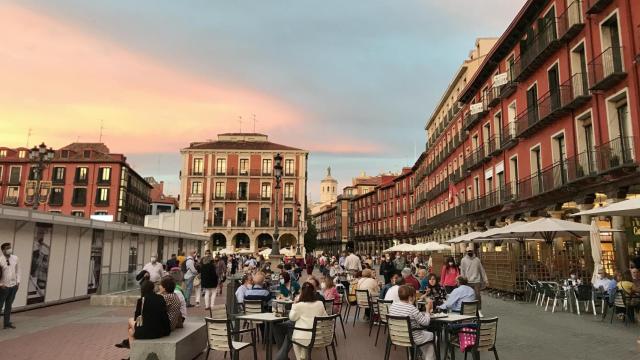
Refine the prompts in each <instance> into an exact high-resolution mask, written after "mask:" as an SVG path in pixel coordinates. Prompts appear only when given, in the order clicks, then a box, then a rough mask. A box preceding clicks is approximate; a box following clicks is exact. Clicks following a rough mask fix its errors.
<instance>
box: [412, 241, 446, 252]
mask: <svg viewBox="0 0 640 360" xmlns="http://www.w3.org/2000/svg"><path fill="white" fill-rule="evenodd" d="M447 250H451V246H449V245H445V244H440V243H437V242H435V241H430V242H427V243H420V244H416V245H414V246H413V251H420V252H421V251H447Z"/></svg>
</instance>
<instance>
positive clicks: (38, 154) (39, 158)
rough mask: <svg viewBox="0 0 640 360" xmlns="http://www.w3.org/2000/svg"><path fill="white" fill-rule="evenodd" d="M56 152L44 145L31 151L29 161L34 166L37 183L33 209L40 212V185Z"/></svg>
mask: <svg viewBox="0 0 640 360" xmlns="http://www.w3.org/2000/svg"><path fill="white" fill-rule="evenodd" d="M54 154H55V152H54V151H53V149H52V148H48V149H47V145H45V144H44V143H42V144H40V145H39V146H34V147H33V148H31V150H29V160H30V161H31V162H32V163H33V164H34V166H33V177H34V180H35V181H36V186H35V189H34V191H35V193H34V197H33V209H34V210H38V206H39V205H40V183H41V181H42V173H43V172H44V169H45V168H46V167H47V165H49V163H51V160H53V155H54Z"/></svg>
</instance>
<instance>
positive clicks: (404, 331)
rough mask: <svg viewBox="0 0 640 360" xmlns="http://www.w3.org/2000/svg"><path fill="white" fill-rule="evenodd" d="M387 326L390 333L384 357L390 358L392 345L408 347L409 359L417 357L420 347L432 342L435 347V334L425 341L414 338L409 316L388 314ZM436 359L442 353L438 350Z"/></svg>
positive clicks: (387, 359) (386, 359)
mask: <svg viewBox="0 0 640 360" xmlns="http://www.w3.org/2000/svg"><path fill="white" fill-rule="evenodd" d="M387 328H388V329H389V334H388V336H387V345H386V348H385V352H384V359H385V360H389V355H390V353H391V345H394V346H399V347H404V348H406V349H407V359H411V358H412V357H413V359H417V355H418V349H419V348H421V347H423V346H425V345H427V344H432V345H433V346H434V349H435V336H434V337H433V338H432V339H431V340H429V341H426V342H424V343H421V344H417V343H416V342H415V340H414V338H413V331H412V328H411V318H410V317H408V316H392V315H387ZM435 353H436V359H438V360H440V354H439V353H438V352H437V351H436V352H435Z"/></svg>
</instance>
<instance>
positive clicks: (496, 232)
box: [474, 221, 527, 241]
mask: <svg viewBox="0 0 640 360" xmlns="http://www.w3.org/2000/svg"><path fill="white" fill-rule="evenodd" d="M525 224H527V223H526V222H524V221H516V222H513V223H511V224H509V225H506V226H503V227H496V228H491V229H489V230H487V231H484V232H482V233H480V236H477V237H476V238H475V239H474V240H477V241H486V240H496V239H506V238H514V236H513V235H511V234H513V231H514V230H515V229H517V228H518V227H520V226H522V225H525ZM509 235H511V236H510V237H509Z"/></svg>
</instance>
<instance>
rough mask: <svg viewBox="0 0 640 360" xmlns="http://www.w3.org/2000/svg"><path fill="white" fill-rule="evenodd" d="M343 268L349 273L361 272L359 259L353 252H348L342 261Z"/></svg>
mask: <svg viewBox="0 0 640 360" xmlns="http://www.w3.org/2000/svg"><path fill="white" fill-rule="evenodd" d="M344 268H345V270H347V271H351V272H356V271H362V263H361V262H360V258H359V257H358V256H357V255H356V254H354V253H353V250H349V256H347V257H346V258H345V259H344Z"/></svg>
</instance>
